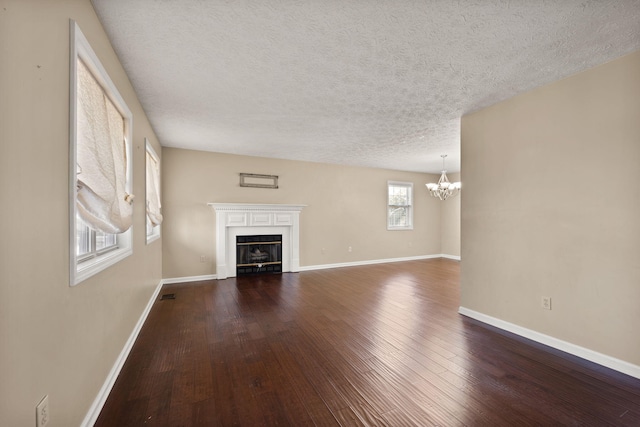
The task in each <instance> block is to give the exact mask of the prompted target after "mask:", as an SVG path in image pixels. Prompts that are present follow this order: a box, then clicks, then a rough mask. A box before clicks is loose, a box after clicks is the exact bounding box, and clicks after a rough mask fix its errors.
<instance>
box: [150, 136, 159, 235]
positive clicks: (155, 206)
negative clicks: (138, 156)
mask: <svg viewBox="0 0 640 427" xmlns="http://www.w3.org/2000/svg"><path fill="white" fill-rule="evenodd" d="M161 207H162V205H161V204H160V164H159V161H158V159H157V158H156V157H155V156H154V155H153V153H152V152H150V151H149V149H147V217H148V218H149V222H150V224H151V226H152V227H156V226H158V225H160V224H161V223H162V214H161V213H160V208H161Z"/></svg>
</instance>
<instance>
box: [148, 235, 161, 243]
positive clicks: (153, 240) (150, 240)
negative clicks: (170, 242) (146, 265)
mask: <svg viewBox="0 0 640 427" xmlns="http://www.w3.org/2000/svg"><path fill="white" fill-rule="evenodd" d="M159 238H160V233H157V234H149V235H148V236H147V245H148V244H149V243H151V242H155V241H156V240H158V239H159Z"/></svg>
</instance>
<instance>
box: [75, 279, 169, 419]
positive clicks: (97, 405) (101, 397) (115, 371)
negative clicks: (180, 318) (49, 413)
mask: <svg viewBox="0 0 640 427" xmlns="http://www.w3.org/2000/svg"><path fill="white" fill-rule="evenodd" d="M160 289H162V281H160V282H159V283H158V285H157V286H156V288H155V290H154V291H153V294H152V295H151V298H150V299H149V302H148V303H147V306H146V307H145V308H144V311H143V312H142V314H141V315H140V318H139V319H138V323H136V326H135V327H134V328H133V331H132V332H131V335H129V339H128V340H127V342H126V343H125V345H124V348H123V349H122V351H121V352H120V355H119V356H118V358H117V359H116V362H115V363H114V364H113V367H112V368H111V371H110V372H109V375H107V379H106V380H105V382H104V384H103V385H102V388H101V389H100V391H99V392H98V395H97V396H96V398H95V400H94V401H93V403H92V404H91V407H90V408H89V412H87V415H86V416H85V417H84V420H82V423H81V424H80V426H81V427H91V426H93V425H94V424H95V422H96V420H97V419H98V416H99V415H100V411H102V407H103V406H104V404H105V402H106V401H107V397H109V393H110V392H111V389H112V388H113V384H115V382H116V379H117V378H118V375H119V374H120V370H122V366H124V362H125V361H126V360H127V357H128V356H129V352H131V348H132V347H133V344H134V343H135V342H136V339H137V338H138V334H139V333H140V329H142V325H144V322H145V320H147V316H148V315H149V312H150V311H151V307H153V303H154V302H155V301H156V298H157V297H158V294H159V293H160Z"/></svg>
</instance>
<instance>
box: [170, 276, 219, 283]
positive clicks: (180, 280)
mask: <svg viewBox="0 0 640 427" xmlns="http://www.w3.org/2000/svg"><path fill="white" fill-rule="evenodd" d="M215 278H216V275H215V274H205V275H203V276H186V277H173V278H169V279H162V284H163V285H170V284H173V283H184V282H200V281H203V280H213V279H215Z"/></svg>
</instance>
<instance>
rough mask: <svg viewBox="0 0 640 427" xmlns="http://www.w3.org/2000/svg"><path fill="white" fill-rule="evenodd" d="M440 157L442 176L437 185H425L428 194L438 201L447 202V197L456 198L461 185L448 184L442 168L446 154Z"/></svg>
mask: <svg viewBox="0 0 640 427" xmlns="http://www.w3.org/2000/svg"><path fill="white" fill-rule="evenodd" d="M440 157H442V175H440V179H439V180H438V183H437V184H434V183H432V182H431V183H429V184H425V185H426V186H427V188H428V189H429V193H430V194H431V196H433V197H437V198H438V199H440V200H447V199H448V198H449V197H453V196H457V195H458V193H459V192H460V188H461V184H460V183H459V182H449V179H448V178H447V171H446V169H445V168H444V158H445V157H447V155H446V154H441V155H440Z"/></svg>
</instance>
